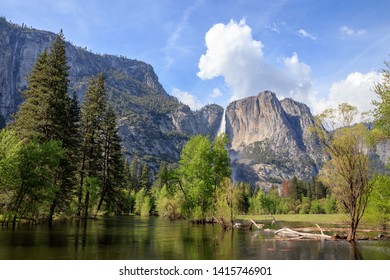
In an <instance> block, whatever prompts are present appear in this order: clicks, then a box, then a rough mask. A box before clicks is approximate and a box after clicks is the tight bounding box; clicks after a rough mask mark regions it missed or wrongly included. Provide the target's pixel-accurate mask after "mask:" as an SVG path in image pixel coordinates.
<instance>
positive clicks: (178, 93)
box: [171, 88, 203, 110]
mask: <svg viewBox="0 0 390 280" xmlns="http://www.w3.org/2000/svg"><path fill="white" fill-rule="evenodd" d="M171 94H172V95H173V96H175V97H176V98H177V99H179V101H180V102H182V103H184V104H186V105H188V106H189V107H190V108H191V109H192V110H197V109H200V108H202V107H203V106H202V103H201V102H200V101H199V100H198V98H197V97H196V96H195V95H192V94H190V93H189V92H187V91H182V90H180V89H178V88H174V89H173V90H172V93H171Z"/></svg>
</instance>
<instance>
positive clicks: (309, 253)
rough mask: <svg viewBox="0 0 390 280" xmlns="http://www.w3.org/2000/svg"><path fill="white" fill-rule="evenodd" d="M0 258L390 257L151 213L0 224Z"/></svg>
mask: <svg viewBox="0 0 390 280" xmlns="http://www.w3.org/2000/svg"><path fill="white" fill-rule="evenodd" d="M0 248H1V250H0V259H91V260H93V259H114V260H115V259H160V260H164V259H168V260H174V259H187V260H192V259H204V260H208V259H219V260H225V259H232V260H234V259H243V260H247V259H248V260H249V259H281V260H288V259H296V260H298V259H304V260H310V259H330V260H337V259H390V242H389V241H359V242H357V243H349V242H347V241H315V240H309V241H303V240H301V241H281V240H275V239H274V237H273V233H272V232H265V231H245V230H234V231H226V232H225V231H223V230H221V227H220V226H219V225H205V226H204V225H192V224H189V223H187V222H185V221H175V222H170V221H167V220H164V219H160V218H156V217H152V218H142V217H110V218H104V219H100V220H89V221H79V222H68V223H55V224H53V226H52V227H47V226H35V227H29V226H21V227H19V228H16V229H15V230H14V231H13V230H12V229H7V228H3V229H0Z"/></svg>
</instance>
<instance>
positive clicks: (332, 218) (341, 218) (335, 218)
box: [237, 214, 348, 225]
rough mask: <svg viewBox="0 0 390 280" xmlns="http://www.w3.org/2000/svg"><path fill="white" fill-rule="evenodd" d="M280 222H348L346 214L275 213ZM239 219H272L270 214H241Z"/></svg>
mask: <svg viewBox="0 0 390 280" xmlns="http://www.w3.org/2000/svg"><path fill="white" fill-rule="evenodd" d="M273 216H274V217H275V219H276V221H280V222H305V223H313V225H314V224H320V223H321V224H344V223H346V222H348V217H347V215H345V214H278V215H273ZM237 218H238V219H242V220H249V219H253V220H255V221H264V222H265V221H272V217H270V216H269V215H239V216H237Z"/></svg>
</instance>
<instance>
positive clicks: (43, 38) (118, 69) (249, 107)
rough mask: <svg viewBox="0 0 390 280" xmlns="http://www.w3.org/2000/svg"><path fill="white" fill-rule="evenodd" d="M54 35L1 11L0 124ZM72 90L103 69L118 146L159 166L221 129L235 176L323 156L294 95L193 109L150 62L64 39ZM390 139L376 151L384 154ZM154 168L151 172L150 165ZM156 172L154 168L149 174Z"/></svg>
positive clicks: (255, 175)
mask: <svg viewBox="0 0 390 280" xmlns="http://www.w3.org/2000/svg"><path fill="white" fill-rule="evenodd" d="M55 36H56V35H55V34H53V33H50V32H47V31H41V30H35V29H31V28H26V27H24V26H20V25H16V24H11V23H9V22H7V21H6V20H5V19H4V18H0V129H1V126H3V124H4V120H7V121H11V120H12V114H14V113H15V112H17V110H18V106H19V105H20V104H21V102H22V101H23V100H22V96H21V92H22V91H23V90H24V89H25V88H26V86H27V76H28V74H29V73H30V71H31V68H32V66H33V64H34V63H35V61H36V58H37V57H38V56H39V54H40V53H41V52H42V51H43V49H44V48H47V47H48V46H49V45H50V44H51V42H53V40H54V39H55ZM66 51H67V57H68V64H69V67H70V72H69V80H70V93H76V94H77V95H78V97H79V100H82V98H83V95H84V93H85V91H86V89H87V88H88V85H89V79H90V78H91V76H94V75H97V74H98V73H100V72H103V73H104V75H105V77H106V90H107V97H108V101H109V102H110V103H111V104H112V105H113V106H114V108H115V110H116V113H117V116H118V119H119V120H118V127H119V133H120V136H121V138H122V140H123V151H124V153H125V155H126V157H127V158H128V159H129V160H131V159H132V158H133V157H134V156H135V155H137V157H138V158H139V159H140V160H141V161H142V162H145V163H147V164H148V165H149V167H151V170H152V171H154V172H156V171H157V170H158V167H159V165H160V162H162V161H165V162H167V163H171V164H175V163H177V161H178V160H179V157H180V153H181V148H182V147H183V145H184V144H185V143H186V141H187V140H188V139H189V137H190V136H192V135H196V134H202V135H210V137H211V138H214V137H215V136H216V135H217V134H218V133H219V131H224V132H226V133H227V135H228V136H229V139H230V140H231V143H230V147H229V148H230V155H231V160H232V167H233V178H234V179H235V180H240V181H249V182H251V183H252V184H253V185H256V184H257V185H261V186H269V185H270V184H271V183H273V184H280V183H281V182H282V180H283V179H290V178H291V177H292V176H294V175H295V176H297V177H298V178H300V179H308V178H310V177H312V176H315V175H316V174H317V173H318V171H319V169H320V167H321V164H322V163H323V161H324V158H325V155H324V153H323V151H322V148H321V145H320V143H319V141H318V139H317V138H316V137H315V136H313V134H312V133H310V126H311V125H312V124H313V122H314V120H313V116H312V114H311V112H310V110H309V108H308V107H307V106H306V105H305V104H302V103H299V102H296V101H294V100H292V99H284V100H282V101H279V100H278V98H277V97H276V95H275V93H272V92H269V91H266V92H262V93H259V94H258V95H257V96H253V97H248V98H245V99H242V100H237V101H234V102H232V103H230V104H229V105H228V107H227V108H226V109H225V110H224V109H223V108H222V107H221V106H219V105H215V104H212V105H207V106H205V107H203V108H202V109H200V110H198V111H192V110H191V109H190V108H189V107H188V106H186V105H184V104H182V103H180V102H179V101H178V100H177V99H176V98H174V97H172V96H170V95H169V94H167V93H166V91H165V90H164V88H163V87H162V85H161V84H160V83H159V80H158V77H157V75H156V74H155V72H154V70H153V68H152V66H151V65H149V64H147V63H145V62H142V61H138V60H133V59H127V58H125V57H119V56H113V55H98V54H94V53H91V52H89V51H87V50H86V49H85V48H80V47H76V46H73V45H72V44H70V43H67V46H66ZM389 153H390V151H389V145H388V143H387V144H386V143H385V144H383V145H381V146H378V147H377V153H376V154H375V157H376V158H377V159H379V161H378V162H383V161H385V160H386V159H387V158H388V157H389ZM152 174H153V172H152ZM154 174H156V173H154Z"/></svg>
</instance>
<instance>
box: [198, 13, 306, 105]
mask: <svg viewBox="0 0 390 280" xmlns="http://www.w3.org/2000/svg"><path fill="white" fill-rule="evenodd" d="M205 41H206V47H207V50H206V53H205V54H203V55H202V56H201V57H200V59H199V63H198V67H199V72H198V73H197V75H198V77H199V78H201V79H203V80H206V79H213V78H215V77H219V76H221V77H223V78H224V80H225V83H226V85H227V86H228V87H229V88H230V90H231V92H232V96H231V100H236V99H240V98H244V97H247V96H251V95H255V94H257V93H258V92H260V91H264V90H271V91H274V92H277V93H279V94H280V95H290V96H298V95H301V93H302V90H303V89H305V90H307V89H308V88H309V87H311V81H310V80H311V78H310V75H311V74H310V72H311V71H310V67H309V66H308V65H306V64H304V63H302V62H300V61H299V58H298V55H297V54H296V53H294V54H293V56H292V57H291V58H286V59H285V60H284V65H282V66H281V67H279V68H277V67H275V66H273V65H271V64H269V63H267V62H266V61H265V60H264V54H263V44H262V42H261V41H258V40H254V39H253V37H252V30H251V28H250V27H249V26H248V25H247V24H246V22H245V20H241V21H240V22H235V21H234V20H231V21H230V22H229V23H228V24H222V23H218V24H215V25H214V26H213V27H211V28H210V30H209V31H208V32H207V33H206V36H205Z"/></svg>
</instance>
